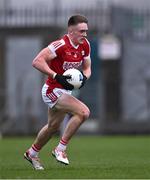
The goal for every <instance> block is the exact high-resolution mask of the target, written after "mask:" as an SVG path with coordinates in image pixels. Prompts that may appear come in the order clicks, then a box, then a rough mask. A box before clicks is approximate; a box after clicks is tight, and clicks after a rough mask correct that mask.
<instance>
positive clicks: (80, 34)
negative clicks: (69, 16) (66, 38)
mask: <svg viewBox="0 0 150 180" xmlns="http://www.w3.org/2000/svg"><path fill="white" fill-rule="evenodd" d="M87 31H88V25H87V24H86V23H79V24H77V25H76V26H74V28H73V29H72V38H73V41H74V43H75V44H82V43H83V39H84V38H85V37H87Z"/></svg>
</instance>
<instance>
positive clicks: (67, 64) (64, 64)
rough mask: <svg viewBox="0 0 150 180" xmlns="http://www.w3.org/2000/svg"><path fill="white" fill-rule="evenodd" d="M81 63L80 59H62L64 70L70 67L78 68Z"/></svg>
mask: <svg viewBox="0 0 150 180" xmlns="http://www.w3.org/2000/svg"><path fill="white" fill-rule="evenodd" d="M81 64H82V61H80V62H68V61H64V63H63V69H64V70H65V71H66V70H67V69H71V68H76V69H77V68H78V67H80V66H81Z"/></svg>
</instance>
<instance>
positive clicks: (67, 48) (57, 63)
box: [46, 35, 90, 89]
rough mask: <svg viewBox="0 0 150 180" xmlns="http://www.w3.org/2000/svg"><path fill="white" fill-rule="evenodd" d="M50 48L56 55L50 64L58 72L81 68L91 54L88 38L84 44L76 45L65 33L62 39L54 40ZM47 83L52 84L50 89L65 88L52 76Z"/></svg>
mask: <svg viewBox="0 0 150 180" xmlns="http://www.w3.org/2000/svg"><path fill="white" fill-rule="evenodd" d="M48 48H49V49H50V50H51V52H52V53H54V55H55V58H54V59H52V60H51V61H50V63H49V64H48V65H49V67H50V68H51V69H52V70H53V71H54V72H56V73H57V74H63V73H64V71H66V70H67V69H71V68H76V69H78V68H80V67H81V66H82V62H83V61H84V60H86V58H87V57H89V56H90V44H89V42H88V40H87V39H86V38H85V39H84V40H83V43H82V44H79V45H77V46H75V45H73V43H72V42H71V40H70V39H69V37H68V35H64V36H63V37H62V39H60V40H56V41H54V42H52V43H51V44H50V45H49V46H48ZM46 84H47V85H48V86H50V89H54V88H55V87H57V88H63V87H62V85H61V84H59V83H58V82H57V81H56V80H55V79H52V78H51V77H48V79H47V80H46Z"/></svg>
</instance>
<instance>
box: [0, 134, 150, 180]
mask: <svg viewBox="0 0 150 180" xmlns="http://www.w3.org/2000/svg"><path fill="white" fill-rule="evenodd" d="M58 141H59V139H58V138H57V137H55V138H53V139H52V140H51V141H50V142H49V143H48V144H47V145H46V146H45V147H44V148H43V150H42V151H41V153H40V157H41V160H42V162H43V164H44V166H45V170H44V171H35V170H33V169H32V167H31V165H30V164H29V163H28V162H27V161H25V160H24V159H23V153H24V151H25V150H26V149H27V148H28V147H29V146H30V145H31V143H32V142H33V138H2V139H0V178H1V179H6V178H7V179H8V178H15V179H34V178H35V179H118V178H119V179H149V178H150V136H76V137H74V138H73V139H72V141H71V142H70V144H69V146H68V157H69V160H70V165H69V166H65V165H63V164H59V163H58V162H56V160H55V159H54V157H52V155H51V150H52V149H53V148H54V147H55V146H56V144H57V142H58Z"/></svg>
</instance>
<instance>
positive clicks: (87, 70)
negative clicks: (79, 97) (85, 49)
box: [82, 57, 91, 79]
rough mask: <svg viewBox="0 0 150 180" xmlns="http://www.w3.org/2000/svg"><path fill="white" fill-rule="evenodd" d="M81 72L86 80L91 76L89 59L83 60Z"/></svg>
mask: <svg viewBox="0 0 150 180" xmlns="http://www.w3.org/2000/svg"><path fill="white" fill-rule="evenodd" d="M82 71H83V74H84V75H85V76H86V78H87V79H89V78H90V76H91V58H90V57H87V58H85V59H84V61H83V64H82Z"/></svg>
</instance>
